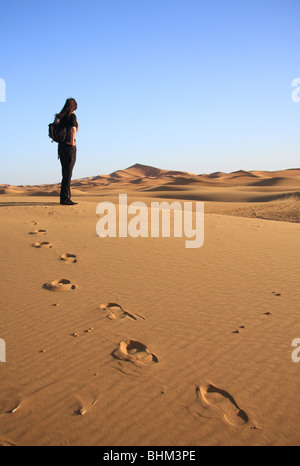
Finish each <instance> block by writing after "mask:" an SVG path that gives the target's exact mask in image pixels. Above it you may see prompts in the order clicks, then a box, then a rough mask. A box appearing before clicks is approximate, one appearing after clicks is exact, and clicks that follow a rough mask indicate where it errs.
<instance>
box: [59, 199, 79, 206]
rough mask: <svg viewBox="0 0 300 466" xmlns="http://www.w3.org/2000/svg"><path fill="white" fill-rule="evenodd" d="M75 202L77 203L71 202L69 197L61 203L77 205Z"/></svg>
mask: <svg viewBox="0 0 300 466" xmlns="http://www.w3.org/2000/svg"><path fill="white" fill-rule="evenodd" d="M77 204H78V203H77V202H73V201H71V199H68V200H67V201H65V202H61V205H77Z"/></svg>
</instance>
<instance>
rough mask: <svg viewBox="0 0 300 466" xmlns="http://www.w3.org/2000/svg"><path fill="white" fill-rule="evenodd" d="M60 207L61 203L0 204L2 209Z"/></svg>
mask: <svg viewBox="0 0 300 466" xmlns="http://www.w3.org/2000/svg"><path fill="white" fill-rule="evenodd" d="M59 205H60V203H59V202H0V207H29V206H33V207H39V206H42V207H54V206H59Z"/></svg>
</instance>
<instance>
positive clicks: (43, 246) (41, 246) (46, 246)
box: [32, 242, 53, 249]
mask: <svg viewBox="0 0 300 466" xmlns="http://www.w3.org/2000/svg"><path fill="white" fill-rule="evenodd" d="M32 246H33V247H34V248H38V249H51V248H52V247H53V244H52V243H47V242H44V243H33V245H32Z"/></svg>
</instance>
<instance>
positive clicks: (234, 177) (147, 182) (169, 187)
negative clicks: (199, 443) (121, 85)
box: [0, 163, 300, 222]
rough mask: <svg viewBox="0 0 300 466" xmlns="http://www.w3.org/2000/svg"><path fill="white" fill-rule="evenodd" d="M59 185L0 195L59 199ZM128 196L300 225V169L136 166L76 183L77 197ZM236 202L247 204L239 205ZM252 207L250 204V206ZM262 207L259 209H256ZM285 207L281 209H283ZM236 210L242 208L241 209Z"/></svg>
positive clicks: (5, 190)
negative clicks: (196, 170)
mask: <svg viewBox="0 0 300 466" xmlns="http://www.w3.org/2000/svg"><path fill="white" fill-rule="evenodd" d="M59 190H60V183H57V184H52V185H50V184H47V185H40V186H24V185H22V186H10V185H7V184H5V185H4V184H3V185H0V194H8V195H13V196H14V195H22V196H24V195H25V196H50V197H51V196H54V197H57V196H59ZM119 192H126V193H128V195H129V196H135V197H139V198H158V199H176V200H189V201H192V200H193V201H205V202H207V203H224V204H223V207H225V204H226V203H229V204H230V206H229V207H228V208H227V207H226V209H225V210H224V209H222V208H218V212H219V213H226V214H230V215H238V216H247V217H249V216H250V217H257V216H258V217H261V218H267V219H272V220H282V221H291V222H299V221H300V214H299V204H298V202H299V199H300V168H295V169H288V170H279V171H275V172H270V171H250V172H249V171H245V170H238V171H235V172H233V173H223V172H214V173H211V174H200V175H196V174H192V173H187V172H183V171H174V170H162V169H159V168H155V167H150V166H147V165H142V164H138V163H137V164H135V165H133V166H131V167H129V168H126V169H124V170H118V171H115V172H113V173H111V174H109V175H98V176H93V177H87V178H83V179H77V180H74V181H73V182H72V194H73V197H74V196H75V197H76V196H77V197H80V196H93V197H95V196H97V195H101V196H106V195H111V194H113V193H115V194H117V193H119ZM235 203H243V208H241V206H240V205H239V206H235V205H234V204H235ZM245 203H247V204H245ZM253 203H254V204H259V206H256V205H253ZM278 203H280V209H278ZM236 207H237V208H236Z"/></svg>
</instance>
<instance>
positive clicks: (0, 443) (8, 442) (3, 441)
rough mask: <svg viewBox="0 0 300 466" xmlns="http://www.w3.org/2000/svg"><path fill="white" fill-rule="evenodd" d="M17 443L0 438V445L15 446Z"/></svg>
mask: <svg viewBox="0 0 300 466" xmlns="http://www.w3.org/2000/svg"><path fill="white" fill-rule="evenodd" d="M16 446H17V444H16V443H13V442H11V441H10V440H1V439H0V447H16Z"/></svg>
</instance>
